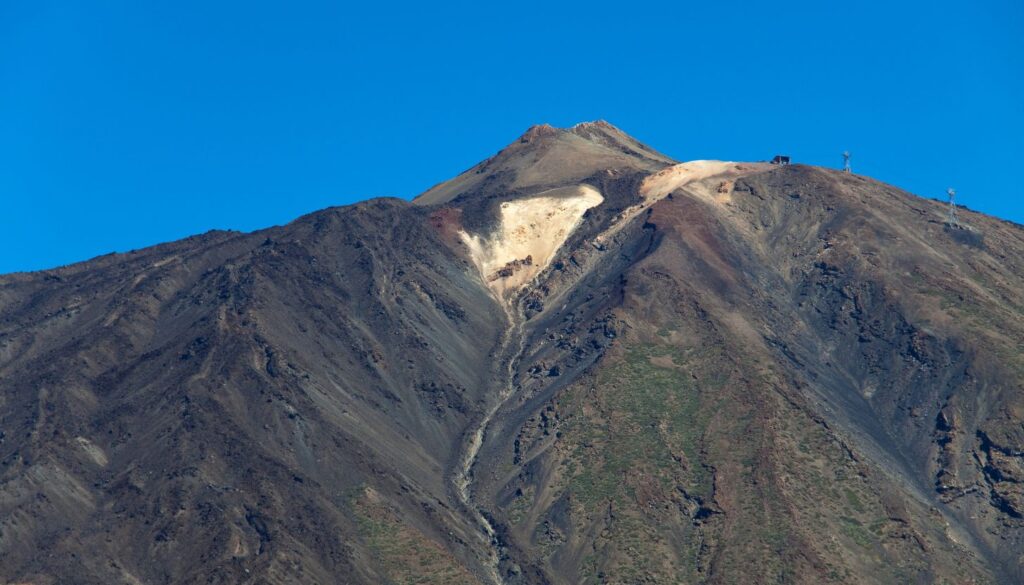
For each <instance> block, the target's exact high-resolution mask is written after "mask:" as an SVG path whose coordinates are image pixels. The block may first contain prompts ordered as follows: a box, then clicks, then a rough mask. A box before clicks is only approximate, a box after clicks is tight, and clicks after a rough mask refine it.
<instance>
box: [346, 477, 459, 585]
mask: <svg viewBox="0 0 1024 585" xmlns="http://www.w3.org/2000/svg"><path fill="white" fill-rule="evenodd" d="M350 504H351V507H352V510H353V511H354V513H355V517H356V524H357V526H358V529H359V536H360V537H361V538H362V539H363V541H364V542H365V543H366V545H367V547H368V548H369V549H370V550H371V551H373V553H374V557H373V558H374V561H376V562H375V568H376V569H377V570H378V571H379V572H380V576H381V577H382V578H383V579H384V581H383V583H384V584H386V585H431V584H435V583H436V584H439V585H440V584H449V583H450V584H456V585H462V584H465V585H470V584H476V583H478V582H477V580H476V579H474V578H473V576H472V575H471V574H470V573H469V572H468V571H467V570H466V569H465V568H464V567H462V566H461V565H459V564H458V562H457V561H456V560H455V558H454V557H453V556H452V554H451V553H450V552H448V551H447V550H446V549H445V548H444V547H442V546H441V545H440V544H438V543H436V542H434V541H432V540H430V539H429V538H427V537H426V535H424V534H423V533H422V532H420V531H418V530H416V529H415V528H413V527H411V526H409V525H407V524H405V523H403V522H402V521H401V519H400V518H399V516H398V514H396V513H395V511H394V510H392V509H391V508H390V507H389V506H388V505H387V503H386V502H384V501H383V500H382V499H381V498H380V495H379V494H377V493H376V492H375V491H374V490H372V489H370V488H366V489H365V490H361V492H360V493H359V494H358V495H356V496H355V497H353V498H352V499H351V500H350Z"/></svg>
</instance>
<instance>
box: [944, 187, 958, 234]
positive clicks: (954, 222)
mask: <svg viewBox="0 0 1024 585" xmlns="http://www.w3.org/2000/svg"><path fill="white" fill-rule="evenodd" d="M946 195H949V219H947V220H946V223H948V224H949V225H950V227H955V228H958V227H960V218H959V217H957V214H956V189H954V188H952V187H950V188H949V189H946Z"/></svg>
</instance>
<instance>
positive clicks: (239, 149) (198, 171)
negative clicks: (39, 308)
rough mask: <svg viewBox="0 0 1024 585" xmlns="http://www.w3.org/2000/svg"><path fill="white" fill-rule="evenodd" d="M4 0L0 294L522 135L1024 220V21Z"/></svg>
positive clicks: (360, 192) (822, 8)
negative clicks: (9, 276)
mask: <svg viewBox="0 0 1024 585" xmlns="http://www.w3.org/2000/svg"><path fill="white" fill-rule="evenodd" d="M753 4H754V3H752V2H712V1H704V2H700V3H691V2H664V3H661V2H653V3H652V2H642V1H634V2H609V3H603V2H597V1H588V2H562V3H557V2H523V1H518V2H505V3H489V2H465V3H448V4H445V3H435V2H425V3H418V4H409V5H402V4H388V3H383V2H360V3H356V2H349V1H334V2H298V1H296V2H265V1H260V0H249V1H246V2H240V1H239V2H210V1H202V2H197V1H191V0H176V1H174V2H170V1H167V2H164V1H160V0H150V1H147V2H139V1H137V0H125V1H104V0H89V1H81V2H76V1H48V0H32V1H28V2H17V1H6V2H4V1H0V272H10V271H16V270H33V269H40V268H46V267H52V266H56V265H60V264H65V263H69V262H75V261H79V260H84V259H86V258H90V257H92V256H95V255H98V254H103V253H107V252H111V251H125V250H129V249H133V248H138V247H143V246H147V245H150V244H155V243H158V242H162V241H167V240H172V239H177V238H181V237H184V236H187V235H190V234H194V233H198V232H203V231H206V230H209V229H214V228H231V229H241V230H252V229H256V228H260V227H265V226H269V225H274V224H280V223H286V222H288V221H290V220H292V219H294V218H295V217H296V216H298V215H300V214H302V213H305V212H309V211H313V210H316V209H319V208H323V207H327V206H330V205H340V204H346V203H350V202H353V201H356V200H360V199H365V198H368V197H374V196H382V195H389V196H398V197H412V196H414V195H416V194H417V193H419V192H420V191H422V190H424V189H426V188H427V187H429V186H430V185H432V184H434V183H436V182H438V181H441V180H443V179H445V178H448V177H450V176H453V175H455V174H457V173H459V172H461V171H462V170H464V169H466V168H467V167H469V166H471V165H473V164H474V163H476V162H477V161H479V160H481V159H483V158H485V157H487V156H490V155H491V154H493V153H494V152H495V151H496V150H498V149H499V148H501V147H502V146H504V145H505V144H507V143H508V142H511V141H512V140H513V139H515V138H516V137H517V136H518V135H519V134H520V133H521V132H522V131H523V130H525V129H526V127H528V126H529V125H531V124H535V123H540V122H548V123H551V124H553V125H556V126H568V125H571V124H574V123H576V122H579V121H584V120H593V119H599V118H603V119H607V120H608V121H610V122H612V123H613V124H616V125H617V126H619V127H620V128H622V129H623V130H625V131H626V132H628V133H630V134H632V135H634V136H635V137H637V138H639V139H640V140H642V141H644V142H647V143H648V144H650V145H651V146H653V147H655V148H657V149H659V150H661V151H663V152H665V153H667V154H669V155H671V156H673V157H675V158H678V159H683V160H686V159H696V158H721V159H732V160H760V159H764V158H766V157H769V156H771V155H773V154H775V153H790V154H792V155H793V156H794V157H795V158H796V159H797V160H798V161H801V162H809V163H814V164H822V165H832V166H837V165H839V164H840V163H841V159H840V153H841V152H842V151H843V150H844V149H849V150H850V151H852V153H853V157H854V158H853V163H854V170H855V171H857V172H861V173H864V174H868V175H871V176H873V177H875V178H878V179H880V180H884V181H887V182H890V183H893V184H896V185H899V186H901V187H903V188H906V189H908V190H910V191H912V192H915V193H917V194H920V195H925V196H942V194H943V193H944V191H945V189H946V187H947V186H950V185H953V186H955V187H956V188H957V189H958V191H959V193H960V194H961V195H960V197H961V200H962V201H963V203H965V204H967V205H968V206H970V207H971V208H974V209H979V210H982V211H985V212H988V213H991V214H994V215H998V216H1001V217H1004V218H1008V219H1012V220H1014V221H1017V222H1021V223H1024V197H1022V195H1024V193H1022V191H1024V189H1022V188H1021V171H1022V170H1024V163H1022V161H1024V3H1022V2H1020V0H992V1H987V2H986V1H979V2H970V3H967V2H950V1H946V0H939V1H935V2H900V1H892V0H889V1H886V2H872V1H869V2H852V1H851V2H847V3H840V2H821V1H820V0H819V1H814V2H809V1H793V2H761V3H758V4H760V6H759V7H757V8H754V7H753V6H752V5H753Z"/></svg>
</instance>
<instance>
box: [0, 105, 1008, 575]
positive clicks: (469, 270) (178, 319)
mask: <svg viewBox="0 0 1024 585" xmlns="http://www.w3.org/2000/svg"><path fill="white" fill-rule="evenodd" d="M946 218H947V210H946V207H945V205H943V204H940V203H938V202H935V201H930V200H925V199H921V198H918V197H915V196H913V195H911V194H908V193H906V192H904V191H901V190H900V189H898V188H895V187H892V186H889V185H885V184H883V183H879V182H877V181H874V180H872V179H870V178H867V177H863V176H859V175H853V174H845V173H842V172H839V171H835V170H829V169H823V168H817V167H811V166H805V165H800V164H795V165H791V166H777V165H770V164H766V163H732V162H721V161H692V162H686V163H676V162H675V161H672V160H671V159H669V158H667V157H666V156H664V155H662V154H659V153H657V152H655V151H653V150H652V149H650V148H648V147H646V146H644V145H642V144H640V143H639V142H637V141H636V140H634V139H633V138H630V137H629V136H627V135H626V134H624V133H623V132H621V131H620V130H618V129H616V128H614V127H613V126H611V125H609V124H607V123H604V122H596V123H586V124H580V125H577V126H575V127H573V128H571V129H564V130H563V129H556V128H552V127H549V126H537V127H534V128H531V129H530V130H529V131H527V132H526V134H524V135H523V136H522V137H521V138H520V139H518V140H517V141H515V142H514V143H512V144H511V145H510V146H508V147H507V148H505V149H504V150H502V151H501V152H500V153H498V154H497V155H495V156H494V157H492V158H491V159H488V160H487V161H485V162H483V163H481V164H479V165H477V166H476V167H474V168H472V169H470V170H468V171H466V172H465V173H463V174H462V175H459V176H458V177H456V178H454V179H452V180H450V181H448V182H446V183H442V184H441V185H438V186H436V187H434V188H432V189H430V190H428V191H427V192H425V193H424V194H422V195H420V196H419V197H417V198H415V199H414V200H413V201H412V202H408V201H404V200H398V199H377V200H371V201H366V202H362V203H359V204H356V205H351V206H348V207H342V208H331V209H326V210H323V211H320V212H316V213H313V214H310V215H308V216H305V217H302V218H299V219H298V220H296V221H294V222H293V223H291V224H288V225H286V226H281V227H274V228H270V229H267V230H262V231H259V232H255V233H250V234H243V233H235V232H210V233H207V234H204V235H201V236H196V237H193V238H189V239H186V240H182V241H179V242H174V243H170V244H165V245H161V246H156V247H153V248H148V249H145V250H140V251H136V252H131V253H128V254H116V255H109V256H104V257H100V258H96V259H94V260H91V261H88V262H84V263H81V264H76V265H72V266H67V267H63V268H58V269H54V270H48V271H43V272H36V273H27V274H11V275H6V276H0V581H3V582H11V583H32V584H35V585H43V584H56V583H76V584H77V583H81V584H93V583H96V584H99V583H103V584H110V583H130V584H140V583H144V584H147V585H148V584H172V583H173V584H177V583H252V584H271V583H274V584H276V583H304V584H305V583H322V584H326V583H366V584H372V583H396V584H399V583H485V584H492V583H500V584H505V585H524V584H544V583H550V584H559V585H561V584H570V583H723V584H727V583H828V582H836V583H965V584H966V583H1013V582H1021V581H1022V580H1024V569H1022V566H1024V540H1022V539H1024V425H1022V421H1024V392H1022V390H1024V229H1022V227H1021V226H1019V225H1015V224H1012V223H1009V222H1005V221H1001V220H999V219H996V218H992V217H988V216H985V215H982V214H979V213H974V212H970V211H966V210H962V211H961V214H960V220H961V224H960V225H959V226H955V225H949V224H948V223H947V221H946Z"/></svg>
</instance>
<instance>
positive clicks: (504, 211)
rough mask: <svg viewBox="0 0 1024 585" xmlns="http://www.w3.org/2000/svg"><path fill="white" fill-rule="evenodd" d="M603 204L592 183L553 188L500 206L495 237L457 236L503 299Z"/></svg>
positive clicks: (545, 263) (534, 273) (539, 268)
mask: <svg viewBox="0 0 1024 585" xmlns="http://www.w3.org/2000/svg"><path fill="white" fill-rule="evenodd" d="M602 201H604V197H603V196H602V195H601V193H599V192H598V191H597V189H594V188H593V187H591V186H590V185H577V186H574V187H561V188H558V189H552V190H550V191H544V192H542V193H540V194H538V195H536V196H534V197H530V198H529V199H516V200H513V201H506V202H504V203H502V204H501V209H500V215H499V218H498V229H497V230H495V231H494V232H493V233H491V234H488V235H486V236H480V235H477V234H469V233H467V232H465V231H460V232H459V236H460V237H461V238H462V241H463V242H465V244H466V246H467V247H468V248H469V253H470V257H471V258H472V260H473V263H474V264H476V267H477V269H478V270H479V271H480V276H481V277H482V278H483V280H484V282H485V283H486V284H487V286H488V287H489V288H490V289H491V290H492V291H493V292H494V294H495V295H496V296H497V297H498V298H499V299H504V298H505V296H506V294H507V293H509V292H514V291H516V290H518V289H520V288H522V287H523V286H524V285H526V284H527V283H529V282H530V281H531V280H533V278H534V277H536V276H537V275H538V274H539V273H540V272H541V271H542V270H544V269H545V268H546V267H547V266H548V264H550V263H551V259H552V258H553V257H554V255H555V252H557V251H558V249H559V248H561V247H562V244H564V243H565V240H566V239H568V238H569V235H570V234H571V233H572V232H573V230H575V229H576V227H577V226H579V223H580V220H581V219H582V218H583V214H584V213H585V212H586V211H587V210H588V209H590V208H591V207H595V206H597V205H599V204H600V203H601V202H602Z"/></svg>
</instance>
